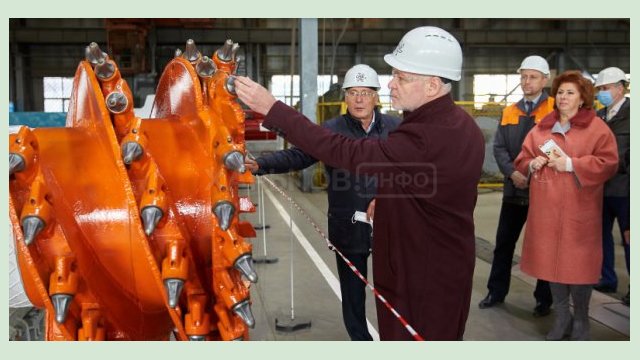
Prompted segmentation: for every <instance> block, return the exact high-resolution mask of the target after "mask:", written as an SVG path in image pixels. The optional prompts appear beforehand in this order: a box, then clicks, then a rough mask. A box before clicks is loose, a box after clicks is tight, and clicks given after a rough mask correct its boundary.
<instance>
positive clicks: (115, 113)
mask: <svg viewBox="0 0 640 360" xmlns="http://www.w3.org/2000/svg"><path fill="white" fill-rule="evenodd" d="M238 47H239V46H238V44H237V43H233V41H231V40H227V41H226V42H225V44H224V45H223V46H222V47H221V48H220V49H218V50H217V51H216V52H215V53H214V54H212V56H211V57H208V56H204V55H202V54H201V53H200V52H199V51H198V49H197V47H196V45H195V43H194V42H193V40H189V41H187V44H186V48H185V50H184V52H182V51H180V50H178V51H176V56H175V58H174V59H173V60H172V61H171V62H170V63H169V64H168V65H167V67H166V68H165V70H164V72H163V74H162V76H161V77H160V80H159V84H158V88H157V91H156V97H155V104H154V109H153V112H152V115H151V118H150V119H140V118H138V117H136V116H135V115H134V112H133V96H132V94H131V90H130V89H129V86H128V85H127V82H126V81H125V80H124V79H123V78H122V77H121V75H120V71H119V69H118V65H117V64H116V63H115V62H114V61H113V60H112V59H110V58H109V56H108V55H107V54H106V53H104V52H102V50H101V49H100V48H99V47H98V45H97V44H95V43H92V44H90V45H89V46H88V47H87V48H86V53H85V55H86V56H85V58H86V60H85V61H82V62H81V63H80V64H79V65H78V68H77V71H76V74H75V78H74V82H73V92H72V95H71V103H70V105H69V112H68V115H67V122H66V127H64V128H38V129H29V128H28V127H26V126H23V127H21V128H20V129H19V130H18V131H17V132H15V133H13V134H10V138H9V162H10V166H9V167H10V170H9V172H10V175H9V176H10V180H9V192H10V195H9V215H10V220H11V226H12V230H13V233H14V234H15V236H14V239H10V241H15V251H16V257H17V263H18V267H19V270H20V274H21V275H22V282H23V285H24V290H25V292H26V295H27V296H28V298H29V300H30V301H31V303H32V304H34V305H35V306H36V307H39V308H44V309H45V313H46V316H45V337H46V339H47V340H168V339H169V338H170V335H171V334H172V333H173V334H174V336H175V338H176V339H178V340H247V339H248V328H249V327H253V326H254V323H255V320H254V318H253V314H252V313H251V308H250V304H251V301H250V299H249V285H250V283H251V282H256V281H257V274H256V271H255V269H254V267H253V259H252V256H251V245H250V244H248V243H247V242H246V241H245V238H247V237H254V236H255V232H254V230H253V227H252V226H251V224H249V223H247V222H243V221H241V220H240V218H239V215H240V214H241V213H243V212H253V211H255V207H254V206H253V204H252V203H251V202H250V201H248V199H246V198H242V197H240V196H239V193H238V186H239V185H240V184H251V183H253V181H254V179H253V176H252V175H251V174H250V173H249V172H245V168H244V156H245V144H244V115H243V111H242V108H241V107H240V105H239V104H238V103H237V101H236V96H235V90H234V86H233V74H234V72H235V70H236V66H237V63H236V53H237V50H238ZM247 204H250V205H247Z"/></svg>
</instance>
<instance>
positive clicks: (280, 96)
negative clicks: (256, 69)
mask: <svg viewBox="0 0 640 360" xmlns="http://www.w3.org/2000/svg"><path fill="white" fill-rule="evenodd" d="M331 80H332V79H331V75H318V96H321V95H322V94H324V93H326V92H327V91H328V90H329V86H331V84H332V83H335V82H337V81H338V77H337V76H336V75H333V81H331ZM269 90H270V91H271V94H273V96H274V97H275V98H276V99H277V100H280V101H282V102H283V103H285V104H287V105H295V104H296V103H297V102H298V101H300V76H299V75H293V94H292V93H291V75H273V76H272V77H271V83H270V84H269Z"/></svg>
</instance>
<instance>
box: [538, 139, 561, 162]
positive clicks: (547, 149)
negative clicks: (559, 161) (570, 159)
mask: <svg viewBox="0 0 640 360" xmlns="http://www.w3.org/2000/svg"><path fill="white" fill-rule="evenodd" d="M539 148H540V150H541V151H542V152H543V153H544V154H545V155H547V157H548V158H550V159H552V158H554V157H557V156H558V155H560V156H564V157H566V156H567V154H565V153H564V151H562V148H561V147H560V146H559V145H558V144H557V143H556V142H555V141H554V140H553V139H549V140H547V141H545V142H544V144H542V145H540V146H539ZM554 150H555V154H554ZM556 154H557V155H556Z"/></svg>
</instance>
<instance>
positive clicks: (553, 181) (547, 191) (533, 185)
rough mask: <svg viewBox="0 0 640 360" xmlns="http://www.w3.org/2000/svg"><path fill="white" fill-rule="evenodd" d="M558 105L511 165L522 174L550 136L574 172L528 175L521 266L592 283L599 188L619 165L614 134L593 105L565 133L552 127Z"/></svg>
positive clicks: (598, 243) (598, 246)
mask: <svg viewBox="0 0 640 360" xmlns="http://www.w3.org/2000/svg"><path fill="white" fill-rule="evenodd" d="M558 118H559V115H558V112H557V110H556V111H554V112H552V113H550V114H549V115H547V116H546V117H545V118H544V119H543V120H542V121H541V122H540V123H539V124H538V125H537V126H536V127H534V128H533V129H532V130H531V131H530V132H529V134H528V135H527V137H526V138H525V140H524V143H523V144H522V151H521V152H520V154H519V155H518V157H517V158H516V160H515V166H516V169H517V170H518V171H520V172H521V173H523V174H527V173H528V172H529V163H530V162H531V160H533V159H534V158H535V157H537V156H539V155H543V156H544V153H542V151H541V150H540V149H539V148H538V147H539V145H542V144H543V143H544V142H545V141H546V140H548V139H553V140H554V141H555V142H556V143H557V144H558V145H559V146H560V147H561V148H562V150H564V152H565V153H566V154H567V156H568V157H570V158H571V161H572V163H573V172H557V171H556V170H554V169H551V168H549V167H546V166H545V167H543V168H542V169H541V170H539V171H537V172H535V173H532V174H531V180H530V201H529V215H528V217H527V227H526V230H525V236H524V243H523V248H522V260H521V262H520V267H521V269H522V271H524V272H525V273H527V274H529V275H531V276H533V277H535V278H538V279H543V280H547V281H551V282H557V283H563V284H595V283H597V282H598V279H599V278H600V268H601V264H602V220H601V219H602V192H603V187H604V183H605V181H607V180H608V179H609V178H611V177H612V176H613V175H614V174H615V172H616V170H617V168H618V152H617V145H616V139H615V137H614V135H613V133H612V132H611V130H609V128H608V127H607V125H606V124H605V123H604V122H603V121H602V120H600V119H599V118H598V117H596V115H595V112H594V111H593V110H585V109H581V110H579V111H578V113H577V114H576V116H574V117H573V118H572V119H570V120H569V121H570V124H571V129H570V130H569V131H568V132H567V133H566V134H565V135H563V134H562V133H559V132H552V128H553V125H554V124H555V123H556V122H557V121H558Z"/></svg>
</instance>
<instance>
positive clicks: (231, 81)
mask: <svg viewBox="0 0 640 360" xmlns="http://www.w3.org/2000/svg"><path fill="white" fill-rule="evenodd" d="M235 81H236V77H235V76H229V77H228V78H227V81H226V82H225V84H224V85H225V89H227V91H228V92H229V94H231V95H236V84H235Z"/></svg>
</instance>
